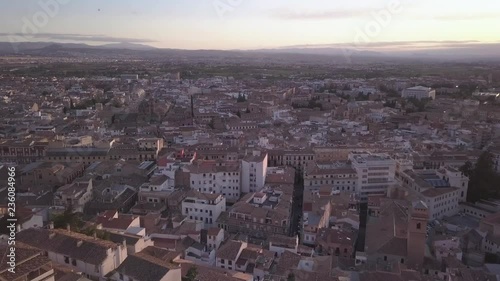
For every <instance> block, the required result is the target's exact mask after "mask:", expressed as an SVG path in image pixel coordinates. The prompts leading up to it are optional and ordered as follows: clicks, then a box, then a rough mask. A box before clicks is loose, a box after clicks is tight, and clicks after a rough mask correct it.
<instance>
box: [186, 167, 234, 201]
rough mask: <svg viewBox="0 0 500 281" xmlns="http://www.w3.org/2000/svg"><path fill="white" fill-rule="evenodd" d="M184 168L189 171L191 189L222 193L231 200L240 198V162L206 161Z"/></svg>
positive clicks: (208, 192)
mask: <svg viewBox="0 0 500 281" xmlns="http://www.w3.org/2000/svg"><path fill="white" fill-rule="evenodd" d="M209 162H210V163H209ZM183 169H184V171H187V172H189V185H190V187H191V189H194V190H196V191H199V192H202V193H207V194H221V195H223V196H224V197H225V198H226V199H227V201H230V202H236V201H238V199H239V198H240V194H241V180H240V177H241V175H240V164H239V163H238V162H229V161H226V162H223V163H221V164H220V163H215V162H214V161H205V162H204V163H202V164H200V165H191V166H189V167H185V168H183Z"/></svg>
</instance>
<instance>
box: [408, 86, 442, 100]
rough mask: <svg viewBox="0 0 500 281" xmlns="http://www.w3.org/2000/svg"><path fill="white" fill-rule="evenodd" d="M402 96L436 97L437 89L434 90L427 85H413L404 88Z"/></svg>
mask: <svg viewBox="0 0 500 281" xmlns="http://www.w3.org/2000/svg"><path fill="white" fill-rule="evenodd" d="M401 97H403V98H405V99H408V98H415V99H419V100H421V99H436V90H433V89H431V88H427V87H422V86H416V87H411V88H407V89H404V90H403V92H402V94H401Z"/></svg>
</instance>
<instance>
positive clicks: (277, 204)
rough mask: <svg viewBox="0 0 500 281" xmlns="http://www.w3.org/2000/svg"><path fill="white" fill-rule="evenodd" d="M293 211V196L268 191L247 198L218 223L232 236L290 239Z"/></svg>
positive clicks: (251, 194) (281, 192)
mask: <svg viewBox="0 0 500 281" xmlns="http://www.w3.org/2000/svg"><path fill="white" fill-rule="evenodd" d="M291 207H292V195H291V193H285V192H283V191H282V190H277V189H272V188H269V189H265V190H262V191H261V192H257V193H249V194H247V195H245V196H244V197H243V198H242V199H241V200H240V201H239V202H237V203H235V204H234V205H233V206H232V207H231V209H230V210H229V211H228V212H227V214H226V215H224V216H221V219H220V220H219V221H218V224H219V227H221V228H223V229H225V230H227V231H228V232H230V233H244V234H248V235H250V236H252V237H256V238H264V239H265V238H267V237H269V236H271V235H275V234H281V235H288V233H289V230H290V220H291V219H290V215H291Z"/></svg>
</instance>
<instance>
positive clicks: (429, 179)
mask: <svg viewBox="0 0 500 281" xmlns="http://www.w3.org/2000/svg"><path fill="white" fill-rule="evenodd" d="M397 180H398V181H399V182H400V183H401V185H402V186H403V187H404V188H405V189H406V190H407V191H408V192H410V193H411V194H413V195H414V196H417V197H419V198H420V199H421V200H423V201H424V202H425V203H426V204H427V207H428V212H429V219H441V218H443V217H444V216H453V215H456V214H457V213H459V212H460V210H461V207H460V203H464V202H465V201H466V199H467V189H468V182H469V179H468V178H467V177H466V176H464V175H463V174H462V173H461V172H460V171H458V170H457V169H455V168H453V167H449V166H445V167H443V168H441V169H439V170H422V171H414V170H405V171H400V172H398V176H397Z"/></svg>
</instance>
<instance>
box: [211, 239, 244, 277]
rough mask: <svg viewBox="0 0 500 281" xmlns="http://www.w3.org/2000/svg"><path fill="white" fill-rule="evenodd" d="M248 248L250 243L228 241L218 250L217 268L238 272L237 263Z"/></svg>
mask: <svg viewBox="0 0 500 281" xmlns="http://www.w3.org/2000/svg"><path fill="white" fill-rule="evenodd" d="M247 246H248V243H246V242H242V241H234V240H229V241H227V242H226V243H225V244H224V245H222V246H221V247H220V248H219V250H217V253H216V264H215V266H216V267H218V268H222V269H229V270H236V261H237V260H238V258H239V257H240V255H241V252H242V251H243V250H244V249H246V248H247Z"/></svg>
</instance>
